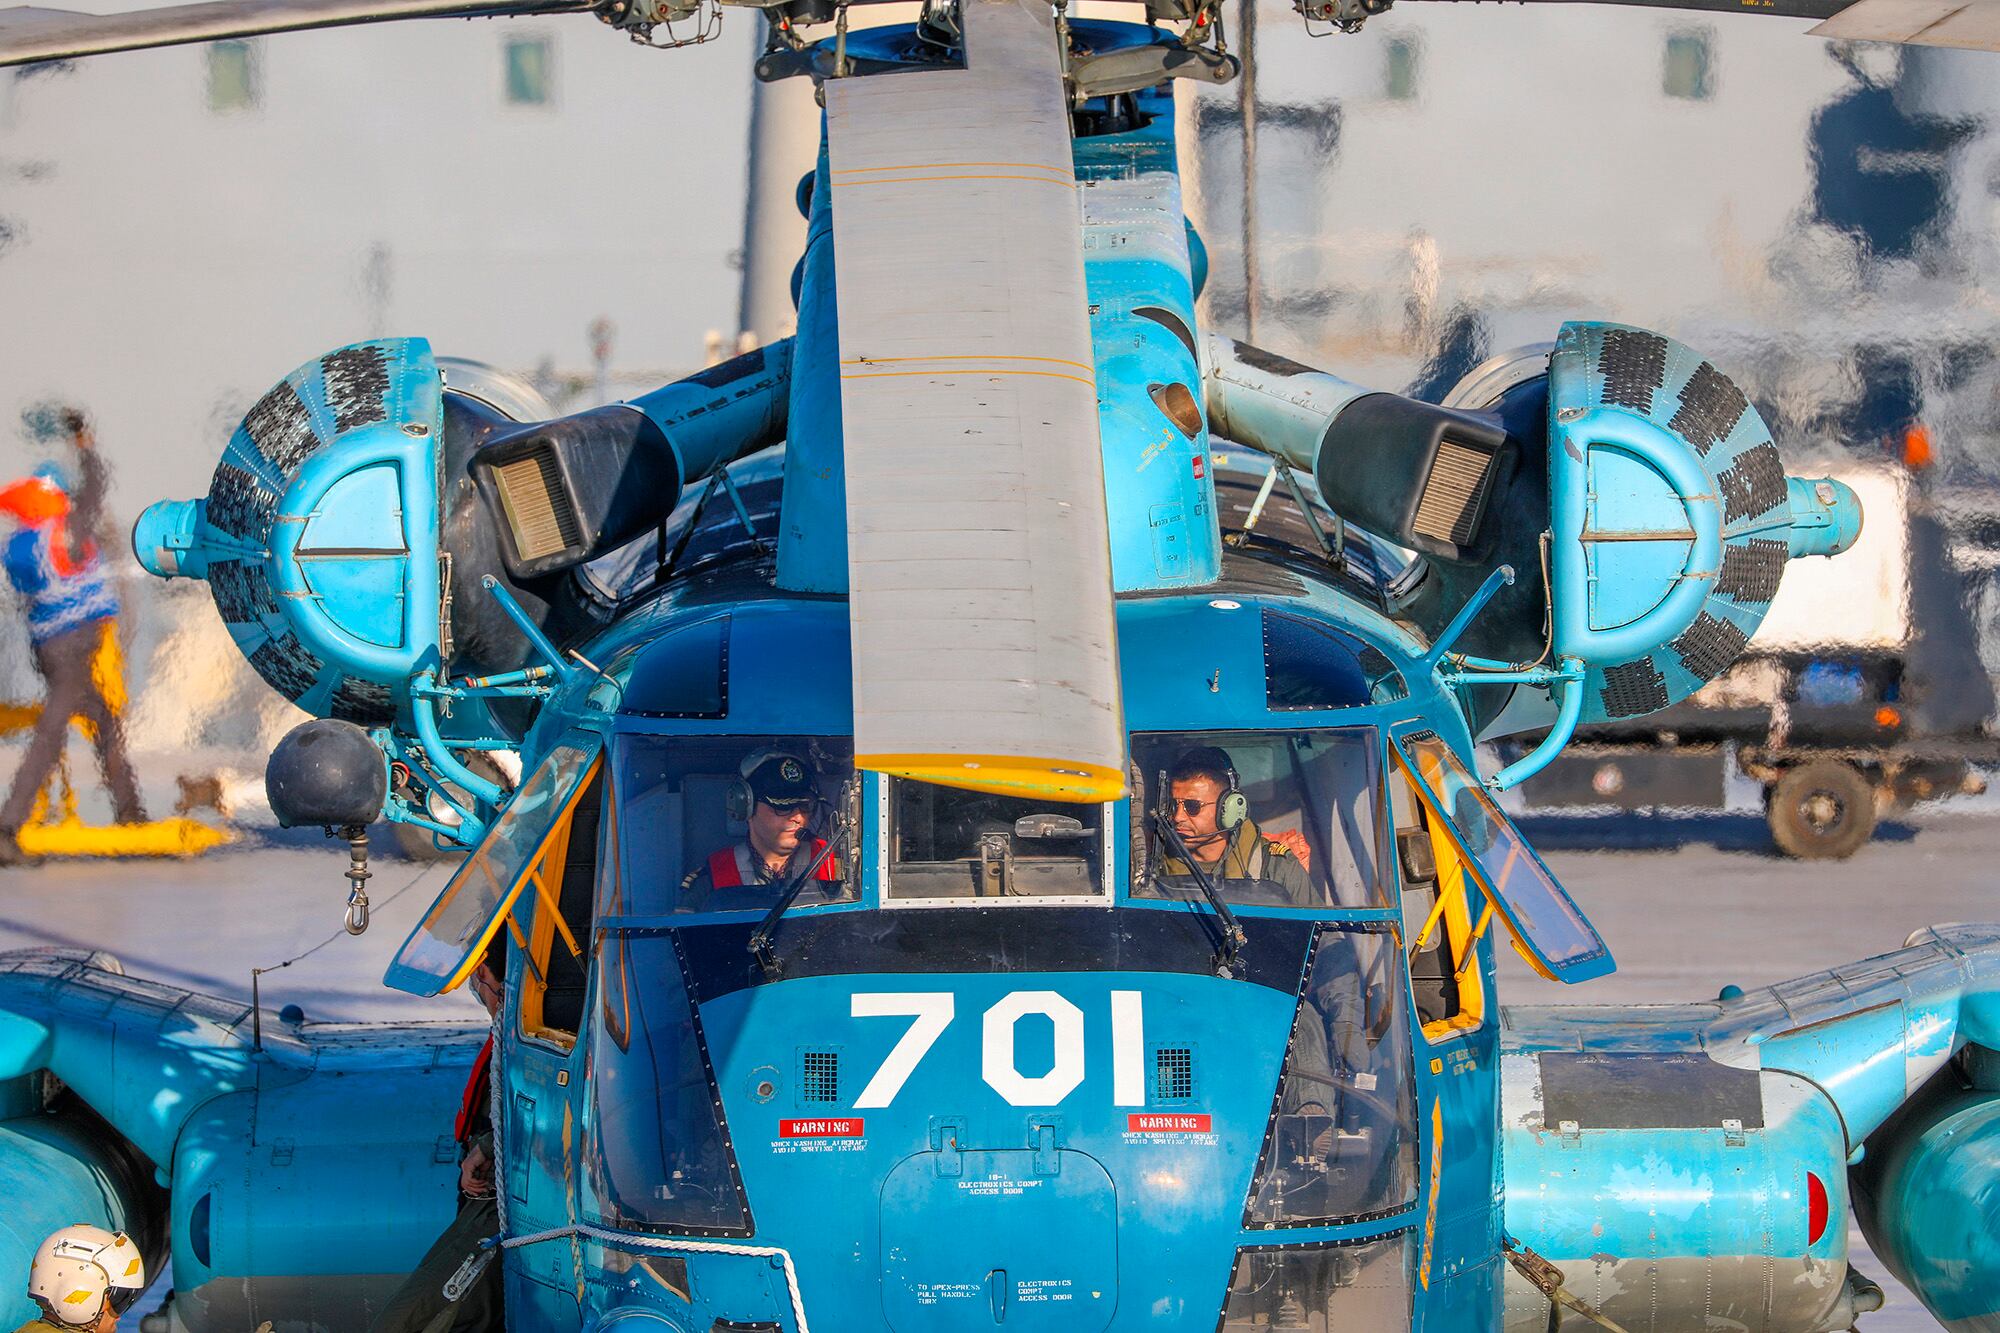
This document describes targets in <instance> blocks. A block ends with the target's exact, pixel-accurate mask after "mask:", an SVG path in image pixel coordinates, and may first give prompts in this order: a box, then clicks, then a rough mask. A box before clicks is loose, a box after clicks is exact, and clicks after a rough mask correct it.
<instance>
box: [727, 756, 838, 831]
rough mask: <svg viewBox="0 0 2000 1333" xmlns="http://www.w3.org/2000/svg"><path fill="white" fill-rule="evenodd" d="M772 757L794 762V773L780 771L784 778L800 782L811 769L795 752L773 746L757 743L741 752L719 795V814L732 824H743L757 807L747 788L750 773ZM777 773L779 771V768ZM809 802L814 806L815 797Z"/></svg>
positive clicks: (755, 796) (753, 796)
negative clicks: (733, 774) (730, 778)
mask: <svg viewBox="0 0 2000 1333" xmlns="http://www.w3.org/2000/svg"><path fill="white" fill-rule="evenodd" d="M773 759H778V760H790V761H791V762H792V763H794V764H797V765H798V773H797V775H796V776H795V775H793V774H791V773H789V772H784V773H783V776H784V777H785V778H786V779H787V780H788V781H790V780H796V781H800V782H803V781H804V780H805V777H806V775H807V774H809V773H811V772H812V771H813V766H812V765H811V764H809V763H807V762H806V761H805V760H804V759H802V758H801V757H799V755H798V754H796V753H794V752H793V751H791V750H786V749H781V748H779V747H777V746H774V745H766V746H761V747H759V748H758V749H755V750H752V751H751V752H750V753H749V754H746V755H744V756H743V762H742V763H741V764H739V765H737V767H736V780H735V781H734V782H731V783H730V784H729V790H728V792H727V793H726V794H725V795H724V796H723V801H722V809H723V813H724V814H726V815H727V816H728V817H729V819H730V821H731V822H732V823H737V824H741V823H743V822H744V821H745V820H747V819H749V818H750V812H751V811H752V810H755V809H756V808H757V793H756V792H754V791H752V790H750V775H751V774H752V773H755V772H756V771H757V770H758V769H760V768H762V767H763V766H764V765H766V764H768V763H770V762H771V761H772V760H773ZM781 772H783V771H782V770H781ZM813 804H814V806H815V807H817V806H818V804H819V801H818V799H817V797H815V799H814V801H813Z"/></svg>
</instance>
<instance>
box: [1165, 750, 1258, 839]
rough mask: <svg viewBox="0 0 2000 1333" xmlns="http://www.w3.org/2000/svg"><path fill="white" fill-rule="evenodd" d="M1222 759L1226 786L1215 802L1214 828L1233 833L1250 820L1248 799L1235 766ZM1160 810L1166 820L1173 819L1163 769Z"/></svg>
mask: <svg viewBox="0 0 2000 1333" xmlns="http://www.w3.org/2000/svg"><path fill="white" fill-rule="evenodd" d="M1223 758H1224V762H1223V765H1222V775H1223V777H1224V779H1225V780H1226V781H1227V783H1228V785H1227V786H1225V787H1224V788H1223V789H1222V795H1221V796H1219V797H1217V798H1216V801H1215V826H1216V827H1217V828H1218V829H1221V830H1222V831H1223V832H1224V833H1234V832H1236V830H1237V829H1239V828H1241V827H1242V826H1243V821H1244V820H1246V819H1248V818H1250V798H1249V797H1248V796H1245V795H1244V794H1243V786H1242V784H1241V783H1240V782H1239V781H1238V780H1237V777H1236V766H1235V765H1234V764H1232V763H1229V762H1228V756H1227V755H1225V756H1223ZM1160 808H1161V809H1163V810H1165V811H1166V814H1167V818H1168V819H1172V818H1173V816H1174V797H1173V786H1172V784H1170V783H1169V782H1168V781H1167V774H1166V771H1165V770H1164V769H1163V770H1161V772H1160Z"/></svg>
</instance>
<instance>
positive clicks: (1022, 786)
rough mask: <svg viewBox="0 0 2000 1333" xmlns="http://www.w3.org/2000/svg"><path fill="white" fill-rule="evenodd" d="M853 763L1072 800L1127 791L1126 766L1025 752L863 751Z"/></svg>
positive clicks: (1112, 797)
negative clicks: (1009, 753) (897, 752)
mask: <svg viewBox="0 0 2000 1333" xmlns="http://www.w3.org/2000/svg"><path fill="white" fill-rule="evenodd" d="M854 766H855V767H856V768H860V769H866V770H868V771H869V772H871V773H887V774H889V775H890V776H892V777H898V778H910V779H913V780H915V781H917V782H934V783H936V784H938V785H939V786H941V787H962V788H965V789H966V790H968V791H983V792H991V793H993V794H994V795H996V796H1029V797H1038V798H1040V799H1043V800H1049V801H1064V802H1068V803H1070V804H1073V805H1102V804H1103V803H1104V802H1106V801H1116V800H1118V799H1120V798H1121V797H1123V796H1124V795H1125V772H1124V770H1123V769H1117V768H1105V767H1103V766H1102V765H1099V764H1086V763H1079V762H1077V761H1075V760H1069V759H1034V758H1029V757H1027V756H1024V755H984V754H981V755H971V754H863V755H856V756H855V757H854Z"/></svg>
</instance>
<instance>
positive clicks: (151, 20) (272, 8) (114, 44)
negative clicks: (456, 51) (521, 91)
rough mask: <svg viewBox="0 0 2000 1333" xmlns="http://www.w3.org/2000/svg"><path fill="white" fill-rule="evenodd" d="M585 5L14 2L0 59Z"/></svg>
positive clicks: (307, 0)
mask: <svg viewBox="0 0 2000 1333" xmlns="http://www.w3.org/2000/svg"><path fill="white" fill-rule="evenodd" d="M587 8H589V5H588V4H587V3H586V0H209V2H208V3H205V4H196V5H172V6H169V7H167V8H165V9H141V10H137V11H134V12H132V13H129V14H77V13H72V12H71V11H69V10H65V9H37V8H34V7H31V6H28V7H17V8H12V9H0V66H6V65H27V64H33V63H35V62H37V61H43V60H67V59H70V58H72V57H75V56H91V55H101V54H103V53H105V52H107V51H137V50H142V49H145V48H147V47H154V46H179V45H181V44H183V43H186V42H212V41H216V40H218V39H220V38H224V37H252V36H256V35H258V34H260V33H267V32H297V31H300V30H302V29H306V28H337V27H345V26H348V25H350V24H356V23H387V22H391V21H393V20H396V19H414V18H477V17H481V16H499V15H506V14H549V13H558V12H563V11H568V10H582V9H587Z"/></svg>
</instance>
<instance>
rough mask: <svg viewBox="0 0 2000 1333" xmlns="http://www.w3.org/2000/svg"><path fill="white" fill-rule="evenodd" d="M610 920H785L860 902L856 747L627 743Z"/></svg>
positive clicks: (692, 739)
mask: <svg viewBox="0 0 2000 1333" xmlns="http://www.w3.org/2000/svg"><path fill="white" fill-rule="evenodd" d="M616 763H617V769H618V773H617V782H618V801H619V819H618V828H619V834H620V841H619V844H618V845H619V848H620V852H619V862H620V864H619V871H618V879H619V889H620V892H621V894H622V902H621V909H622V910H621V911H620V912H619V913H617V915H631V916H637V917H647V916H667V915H674V914H684V913H693V912H752V911H754V912H766V911H769V910H770V909H771V908H772V907H773V906H775V905H776V904H777V902H778V901H779V899H780V898H781V897H782V896H783V894H784V893H785V890H786V888H787V886H788V885H790V884H791V883H792V882H793V881H794V880H798V881H800V883H801V887H800V892H799V894H798V896H797V897H796V898H795V899H794V900H793V904H792V907H793V910H795V911H796V910H804V909H809V908H812V907H815V906H823V905H825V904H828V903H836V902H853V901H855V900H856V898H857V897H858V896H859V885H860V871H859V866H860V862H861V855H860V852H861V847H862V841H863V839H862V832H861V828H860V802H861V784H860V779H859V776H858V775H857V774H856V773H855V770H854V746H853V743H852V742H851V741H850V740H848V739H847V738H845V737H829V736H650V735H627V736H624V737H621V738H620V740H619V742H618V746H617V757H616Z"/></svg>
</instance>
